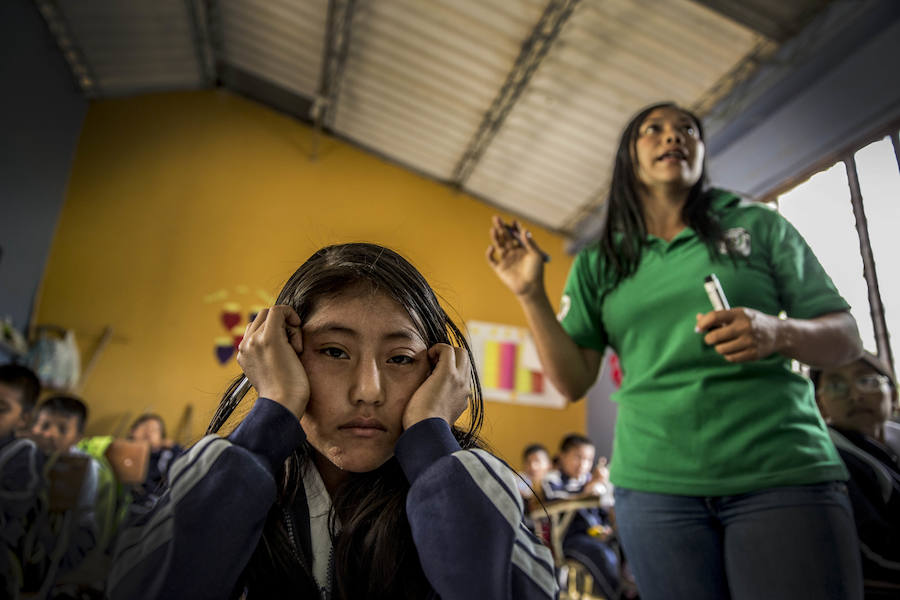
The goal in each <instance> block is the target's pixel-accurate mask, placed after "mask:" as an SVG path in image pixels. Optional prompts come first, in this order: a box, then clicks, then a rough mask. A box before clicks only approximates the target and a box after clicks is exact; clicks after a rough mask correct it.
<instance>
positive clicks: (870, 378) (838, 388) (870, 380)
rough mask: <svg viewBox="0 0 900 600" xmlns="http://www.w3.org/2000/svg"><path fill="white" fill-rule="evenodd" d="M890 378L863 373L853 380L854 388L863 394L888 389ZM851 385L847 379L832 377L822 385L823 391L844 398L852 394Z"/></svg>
mask: <svg viewBox="0 0 900 600" xmlns="http://www.w3.org/2000/svg"><path fill="white" fill-rule="evenodd" d="M890 383H891V381H890V379H888V378H887V377H885V376H884V375H875V374H871V375H861V376H860V377H857V378H856V379H854V380H853V382H852V385H853V388H854V389H855V390H856V391H857V392H859V393H861V394H873V393H875V392H881V391H884V390H886V389H887V388H888V387H889V386H890ZM850 385H851V384H848V383H847V381H846V380H845V379H830V380H828V381H826V382H825V383H824V384H823V385H822V393H824V394H828V395H829V396H833V397H835V398H844V397H848V396H849V395H850Z"/></svg>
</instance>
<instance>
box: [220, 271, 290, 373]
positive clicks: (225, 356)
mask: <svg viewBox="0 0 900 600" xmlns="http://www.w3.org/2000/svg"><path fill="white" fill-rule="evenodd" d="M234 293H235V295H238V296H247V295H250V294H251V289H250V288H249V287H247V286H246V285H237V286H235V287H234ZM229 295H230V294H229V292H228V290H227V289H221V290H218V291H215V292H212V293H210V294H207V295H206V296H204V297H203V301H204V302H205V303H206V304H219V303H223V302H224V303H223V304H221V308H220V309H219V311H218V318H219V323H220V324H221V325H222V329H223V333H224V334H226V335H225V336H220V337H216V338H215V339H214V340H213V348H214V355H215V357H216V360H217V361H218V362H219V364H220V365H225V364H227V363H228V361H230V360H231V359H232V358H233V357H234V356H235V354H237V352H236V349H237V347H238V345H239V344H240V343H241V340H242V339H243V338H244V330H245V329H246V326H247V324H248V323H251V322H252V321H253V319H255V318H256V315H257V314H259V311H261V310H262V309H264V308H265V307H266V306H271V305H272V304H274V303H275V298H274V297H272V296H271V295H270V294H269V293H267V292H266V291H265V290H261V289H257V290H252V295H253V296H254V297H253V303H252V304H250V307H249V309H245V308H243V307H242V304H241V302H234V301H227V300H228V298H229ZM247 300H249V299H247ZM260 300H262V301H263V302H265V304H260ZM245 310H246V313H245V312H244V311H245ZM245 314H246V315H247V321H246V322H245V321H244V320H243V319H244V315H245Z"/></svg>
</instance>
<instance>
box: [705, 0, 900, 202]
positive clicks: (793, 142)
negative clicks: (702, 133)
mask: <svg viewBox="0 0 900 600" xmlns="http://www.w3.org/2000/svg"><path fill="white" fill-rule="evenodd" d="M861 6H868V10H867V11H865V12H859V10H858V9H859V7H861ZM845 13H846V14H845ZM842 20H851V22H850V23H844V22H842ZM822 21H823V22H821V23H816V24H814V25H813V26H812V28H811V29H810V30H809V31H808V32H807V35H805V36H802V37H801V39H800V40H797V41H795V42H794V44H793V46H791V47H788V48H785V49H784V50H783V51H782V52H781V55H782V60H784V61H785V62H787V63H788V65H790V66H789V67H778V68H779V69H781V70H785V69H787V72H786V73H783V74H781V77H782V80H781V81H780V82H779V83H778V84H776V85H775V86H773V87H772V88H771V89H769V90H768V91H766V92H765V93H764V94H762V95H760V96H759V97H753V98H752V102H753V104H752V106H749V107H747V109H746V110H745V111H744V112H743V113H741V114H737V115H732V116H730V117H728V122H727V123H726V122H717V121H716V119H715V118H713V119H707V123H708V125H710V135H709V136H708V138H709V139H708V144H707V147H708V151H709V156H710V159H709V170H710V174H711V179H712V182H713V183H714V184H715V185H717V186H720V187H724V188H727V189H731V190H734V191H736V192H739V193H743V194H747V195H749V196H751V197H760V196H763V195H765V194H767V193H769V192H771V191H773V190H774V189H775V188H776V187H777V186H779V185H781V184H783V183H784V182H785V181H786V180H787V179H789V178H793V177H796V176H798V175H804V174H806V173H808V172H809V170H810V169H812V168H814V167H815V166H816V165H817V163H819V162H820V161H822V160H824V159H826V158H829V157H830V156H831V155H833V154H834V153H836V152H839V151H841V150H845V149H846V146H847V145H849V144H854V143H858V142H860V141H861V140H860V138H861V137H863V136H868V135H872V134H874V133H877V132H878V130H881V129H883V128H884V127H887V126H888V125H890V124H892V123H893V124H897V123H900V77H898V76H897V74H898V73H900V2H897V1H896V0H876V1H873V0H870V1H868V2H866V3H859V4H854V3H840V2H839V3H835V5H834V6H833V10H832V11H831V12H830V13H829V14H826V15H823V16H822ZM834 28H839V29H838V31H837V32H834V34H833V35H834V37H833V38H831V37H828V35H826V33H830V31H829V30H830V29H834ZM805 46H814V47H815V48H816V49H815V51H814V52H812V53H810V52H808V51H807V50H808V49H807V48H805ZM772 75H773V73H772V72H771V69H770V70H769V71H767V72H764V73H761V74H760V75H759V76H758V78H757V80H756V81H751V82H748V84H747V85H746V86H742V88H741V90H740V91H741V93H744V94H746V95H750V96H751V97H752V96H755V94H754V91H753V87H754V85H757V87H759V85H758V84H759V83H762V82H764V81H765V80H766V78H767V77H771V76H772ZM775 75H778V74H777V73H776V74H775ZM740 100H741V98H737V101H740ZM732 102H733V101H732ZM724 105H725V106H726V107H727V105H728V103H727V102H726V103H724ZM725 112H726V115H725V116H727V111H725ZM710 120H712V121H713V122H712V123H710V122H709V121H710Z"/></svg>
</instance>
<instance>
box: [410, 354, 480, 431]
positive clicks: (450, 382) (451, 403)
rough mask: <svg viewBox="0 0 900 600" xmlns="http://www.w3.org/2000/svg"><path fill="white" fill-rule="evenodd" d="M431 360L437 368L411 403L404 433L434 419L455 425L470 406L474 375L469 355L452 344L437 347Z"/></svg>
mask: <svg viewBox="0 0 900 600" xmlns="http://www.w3.org/2000/svg"><path fill="white" fill-rule="evenodd" d="M428 360H430V361H431V364H432V365H434V367H433V368H432V370H431V374H429V375H428V377H426V378H425V381H423V382H422V385H420V386H419V389H417V390H416V391H415V392H414V393H413V395H412V398H410V399H409V403H408V404H407V405H406V410H405V411H404V412H403V429H409V428H410V427H412V426H413V425H415V424H416V423H418V422H419V421H424V420H425V419H430V418H432V417H440V418H441V419H444V420H445V421H447V423H449V424H450V425H453V423H455V422H456V420H457V419H458V418H459V416H460V415H461V414H462V413H463V411H464V410H466V406H467V405H468V397H469V389H470V385H471V382H470V380H469V377H470V373H471V371H470V367H469V365H470V363H469V355H468V354H467V353H466V351H465V350H464V349H462V348H457V347H455V346H451V345H450V344H435V345H434V346H432V347H431V348H429V349H428Z"/></svg>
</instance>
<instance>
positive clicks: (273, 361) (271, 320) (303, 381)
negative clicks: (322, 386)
mask: <svg viewBox="0 0 900 600" xmlns="http://www.w3.org/2000/svg"><path fill="white" fill-rule="evenodd" d="M302 351H303V334H302V331H301V329H300V317H299V316H298V315H297V313H296V312H295V311H294V309H293V308H291V307H290V306H284V305H278V306H274V307H272V308H271V309H264V310H262V311H260V312H259V314H258V315H257V316H256V318H255V319H254V320H253V322H252V323H250V324H249V325H247V330H246V331H245V332H244V339H242V340H241V343H240V345H239V346H238V354H237V361H238V364H239V365H241V368H242V369H243V370H244V374H245V375H246V376H247V379H249V380H250V383H251V384H252V385H253V387H254V388H256V391H257V393H258V394H259V395H260V396H261V397H265V398H269V399H270V400H274V401H275V402H278V403H279V404H281V405H283V406H284V407H285V408H287V409H288V410H290V411H291V412H292V413H294V415H296V416H297V418H298V419H299V418H300V417H301V416H303V411H304V410H306V403H307V402H308V401H309V380H308V379H307V378H306V371H305V370H304V368H303V364H302V363H301V362H300V353H301V352H302Z"/></svg>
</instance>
